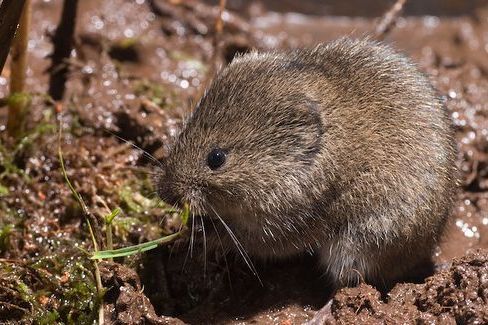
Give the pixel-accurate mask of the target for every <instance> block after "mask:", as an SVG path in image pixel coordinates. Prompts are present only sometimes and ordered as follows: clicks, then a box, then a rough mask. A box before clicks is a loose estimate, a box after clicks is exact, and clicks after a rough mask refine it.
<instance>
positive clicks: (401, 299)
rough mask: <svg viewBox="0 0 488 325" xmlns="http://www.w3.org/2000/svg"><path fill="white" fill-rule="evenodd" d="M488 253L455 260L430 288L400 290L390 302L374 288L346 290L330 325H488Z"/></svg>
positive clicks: (336, 301) (333, 306) (435, 277)
mask: <svg viewBox="0 0 488 325" xmlns="http://www.w3.org/2000/svg"><path fill="white" fill-rule="evenodd" d="M487 304H488V250H486V249H485V250H476V251H474V252H471V253H469V254H467V255H466V256H464V257H462V258H459V259H455V260H454V261H453V263H452V266H451V267H449V269H446V270H443V271H441V272H439V273H436V274H435V275H433V276H431V277H429V278H427V279H426V281H425V283H422V284H413V283H403V284H398V285H397V286H396V287H395V288H394V289H393V290H392V291H391V292H390V293H389V294H388V296H387V299H386V302H384V301H383V300H382V299H381V294H380V293H379V292H378V291H376V290H375V289H374V288H372V287H371V286H369V285H366V284H362V285H360V286H359V287H357V288H346V289H342V290H341V291H339V292H338V293H337V294H336V296H335V297H334V298H333V300H332V304H331V305H330V306H329V307H330V312H331V314H332V315H331V316H332V317H330V315H328V317H327V318H325V319H327V320H328V322H329V323H338V324H344V323H348V324H350V323H358V322H359V323H360V324H378V322H385V323H390V324H398V323H405V322H408V323H409V322H413V323H417V324H423V323H429V324H487V323H488V308H487Z"/></svg>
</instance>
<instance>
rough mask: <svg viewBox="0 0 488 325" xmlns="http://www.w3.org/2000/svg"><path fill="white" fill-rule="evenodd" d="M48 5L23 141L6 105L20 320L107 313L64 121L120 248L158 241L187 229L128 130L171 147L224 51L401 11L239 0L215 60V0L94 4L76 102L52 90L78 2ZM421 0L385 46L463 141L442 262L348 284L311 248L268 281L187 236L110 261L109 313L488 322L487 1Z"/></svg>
mask: <svg viewBox="0 0 488 325" xmlns="http://www.w3.org/2000/svg"><path fill="white" fill-rule="evenodd" d="M33 2H34V10H33V28H32V32H31V35H30V39H31V40H30V42H29V51H30V56H29V70H28V76H27V85H28V91H30V92H32V93H33V94H34V95H33V98H32V105H31V114H30V115H29V118H28V121H27V129H28V130H29V131H28V133H27V137H26V140H25V141H24V142H22V144H20V145H19V144H16V143H14V142H13V141H12V140H11V139H9V138H8V137H7V136H6V131H5V125H6V119H7V116H6V114H7V113H6V107H0V141H1V146H0V275H1V276H0V322H10V323H16V322H17V323H36V322H37V323H39V322H43V321H44V322H47V323H50V322H51V323H52V322H69V321H73V322H75V323H90V322H91V321H92V320H94V319H97V317H98V306H99V304H100V300H99V299H98V297H97V292H96V285H95V278H94V275H93V263H92V262H91V261H90V260H88V258H87V256H86V254H85V253H84V252H85V251H91V250H92V249H93V245H92V244H91V239H90V233H89V230H88V227H87V224H86V221H85V219H84V218H83V213H82V211H81V210H80V208H79V206H78V204H77V202H76V201H75V200H74V199H73V197H72V195H71V193H70V191H69V188H68V187H67V186H66V183H65V181H64V179H63V175H62V174H61V171H60V165H59V160H58V152H57V145H58V134H57V132H56V128H57V126H58V124H59V125H61V126H62V128H63V135H62V141H61V149H62V152H63V155H64V158H65V161H66V168H67V173H68V176H69V177H70V179H71V180H72V182H73V184H74V185H75V187H76V189H77V190H78V191H79V193H80V194H81V195H82V196H83V198H84V199H85V201H86V203H87V205H88V206H89V207H90V208H91V209H92V211H93V214H94V215H95V216H96V217H97V218H98V220H99V224H98V228H99V230H98V231H99V232H100V233H103V232H104V230H105V228H104V226H103V221H102V220H101V218H102V217H103V216H104V215H106V214H107V208H106V207H108V208H110V209H113V208H115V207H120V208H121V209H122V213H121V216H119V217H117V218H116V219H115V220H116V221H115V224H114V242H115V245H116V247H122V246H128V245H131V244H137V243H140V242H143V241H147V240H151V239H156V238H158V237H160V236H162V235H164V234H166V233H169V232H171V231H174V230H175V227H176V225H175V224H174V214H173V213H172V212H170V211H169V210H168V209H166V208H165V207H164V206H162V205H158V204H157V203H158V199H157V196H156V195H155V191H154V188H153V186H152V183H151V179H152V177H153V175H152V173H154V172H157V170H158V168H157V164H155V163H154V162H153V161H151V158H148V157H147V155H144V154H142V152H141V151H140V150H138V149H137V148H134V147H133V146H131V145H129V144H127V143H126V142H125V141H123V140H121V139H120V138H122V139H125V140H127V141H130V142H132V143H134V144H135V145H137V146H138V147H139V148H142V149H143V150H145V151H146V152H148V153H149V154H151V155H153V156H154V157H156V158H157V159H160V158H162V157H164V155H165V150H166V148H167V146H168V145H170V144H171V137H172V136H173V135H174V134H175V133H176V132H177V130H178V128H179V127H180V126H181V123H182V121H183V120H184V118H185V116H187V115H188V114H189V112H190V111H191V109H192V107H193V106H194V104H195V103H196V102H197V101H198V98H199V96H200V95H201V93H202V89H203V88H202V87H203V86H204V85H205V84H207V82H208V80H209V78H210V77H209V74H210V73H211V72H212V69H213V67H212V66H213V64H214V62H213V61H214V59H216V60H217V63H218V64H220V65H224V64H226V63H227V62H230V61H231V60H232V58H233V56H234V55H235V54H236V53H244V52H247V51H249V50H251V49H258V50H263V51H266V50H270V49H286V48H293V47H300V46H311V45H313V44H315V43H317V42H325V41H328V40H332V39H334V38H337V37H340V36H343V35H350V36H364V35H368V34H372V32H373V31H374V26H375V23H376V22H377V20H378V16H380V15H381V14H382V13H383V12H384V11H385V10H386V9H387V7H388V2H387V1H383V2H378V4H377V5H374V6H371V7H369V6H368V8H363V7H364V6H363V7H361V5H360V4H358V1H353V2H351V3H350V4H349V5H344V4H339V2H338V4H337V6H335V5H334V2H331V3H330V4H328V5H324V6H322V5H317V4H315V2H312V1H303V2H301V4H300V5H298V4H297V2H294V1H285V2H283V3H282V2H281V1H266V2H265V3H264V4H260V3H257V2H253V3H251V2H246V1H229V9H230V11H229V12H228V14H227V15H226V16H225V19H224V20H225V23H226V25H225V29H224V32H223V34H222V35H221V41H222V46H221V49H222V50H221V52H220V54H219V56H218V57H217V58H215V57H214V55H213V41H214V33H215V32H214V22H215V17H216V15H217V13H218V10H217V8H216V7H214V6H213V3H215V1H214V2H212V1H208V2H200V1H163V0H150V1H148V0H138V1H124V0H114V1H103V2H99V1H92V0H88V1H80V7H79V16H78V23H77V28H76V32H75V34H76V40H75V49H74V51H72V54H71V56H70V58H69V67H70V73H69V78H68V81H67V84H66V94H65V98H64V100H63V101H62V102H60V103H53V102H52V101H50V100H49V99H48V98H46V96H45V95H43V94H45V93H46V92H47V91H48V85H49V74H48V72H47V69H48V67H49V63H50V62H49V59H48V55H49V53H51V51H52V43H51V39H50V37H49V35H50V34H52V33H53V31H54V30H55V28H56V24H57V23H58V21H59V15H60V13H61V5H62V1H60V0H44V1H41V0H38V1H33ZM411 2H412V4H410V5H409V6H408V7H407V8H406V12H405V15H404V16H402V17H401V18H399V20H398V21H397V23H396V26H395V27H394V29H393V30H392V32H391V33H390V34H388V35H387V37H386V39H385V42H387V43H390V44H392V45H393V46H394V47H396V48H397V49H399V50H400V51H403V52H405V53H406V54H407V55H409V56H410V57H412V59H413V60H414V61H415V62H416V63H417V64H418V65H419V66H420V68H421V69H422V70H423V71H425V73H426V74H428V75H429V76H430V78H431V80H432V82H433V84H434V85H435V86H436V88H437V89H438V90H439V94H440V96H442V97H443V99H444V101H445V103H446V107H447V109H448V110H449V114H450V116H451V118H452V121H453V125H454V128H455V130H456V139H457V143H458V149H459V156H458V166H459V169H460V186H459V191H458V195H457V200H456V205H455V208H454V211H453V216H452V218H451V219H452V223H451V224H450V225H449V227H448V232H447V234H446V236H445V238H444V241H443V242H442V244H441V245H440V247H439V248H438V249H437V251H436V255H435V256H434V261H435V263H436V271H435V272H434V274H431V275H430V276H429V277H427V278H426V279H425V280H423V279H421V280H420V281H419V283H400V284H397V285H396V286H395V287H394V288H393V289H392V290H391V291H390V292H388V293H379V292H378V291H376V290H375V289H374V288H372V287H370V286H368V285H366V284H362V285H360V286H359V287H357V288H348V289H342V290H340V291H339V292H337V293H334V292H332V290H331V289H330V287H329V283H328V280H327V278H326V277H324V276H323V274H321V272H320V270H319V269H318V267H317V263H316V261H315V259H314V257H313V256H299V257H297V258H294V259H290V260H286V261H276V262H269V263H265V264H259V263H257V265H256V267H257V270H258V274H259V276H260V280H259V279H257V278H256V277H255V276H254V275H253V274H252V273H251V272H250V271H249V269H248V268H246V265H245V263H244V262H243V261H242V260H241V259H240V258H239V256H230V255H228V256H223V255H222V254H219V253H211V252H208V254H207V256H206V257H205V259H204V261H203V260H202V257H201V256H200V257H199V256H197V255H198V254H197V251H198V250H201V248H202V247H198V246H197V247H195V252H193V253H192V254H190V253H189V250H188V249H187V248H188V243H186V242H185V241H178V242H176V243H174V244H172V245H170V246H165V247H160V248H158V249H156V250H154V251H150V252H147V253H144V254H141V255H138V256H133V257H129V258H126V259H116V261H115V262H113V263H110V262H103V263H101V264H100V271H101V274H102V282H103V285H104V287H105V288H108V291H107V292H106V293H105V297H104V309H103V313H104V315H105V319H106V320H107V322H108V323H114V324H115V323H117V324H119V323H120V324H135V323H149V324H180V323H192V324H203V323H207V324H216V323H222V324H244V323H257V324H283V325H285V324H299V323H305V322H307V321H311V322H312V323H313V322H316V321H318V320H321V321H322V322H329V323H331V324H333V323H340V324H346V323H353V322H354V323H364V324H373V323H374V324H376V323H378V322H384V323H391V324H394V323H399V322H407V323H409V322H418V323H434V324H435V323H438V324H441V323H442V324H444V323H446V324H451V323H452V324H455V323H468V324H475V323H480V324H481V323H486V322H488V315H487V309H486V304H487V303H488V59H487V58H488V36H487V35H488V7H486V5H484V4H483V2H482V1H466V2H463V1H449V2H442V4H439V3H440V2H439V1H430V2H428V3H429V4H428V5H426V6H423V7H422V6H420V5H419V4H418V3H417V2H416V1H411ZM354 3H356V5H354ZM361 3H362V2H361ZM348 10H349V11H348ZM291 11H293V13H292V12H291ZM425 15H428V16H425ZM9 73H10V72H9V69H8V64H7V66H6V68H5V69H4V72H3V74H2V76H0V97H5V96H7V94H8V79H9ZM119 137H120V138H119ZM419 159H421V157H419ZM95 226H96V225H95ZM203 265H205V267H203ZM329 301H330V304H329V305H328V308H326V309H323V310H321V308H322V307H323V306H324V305H326V304H327V303H328V302H329ZM318 311H320V312H319V313H318V314H317V312H318ZM314 317H315V319H314ZM320 317H322V318H320Z"/></svg>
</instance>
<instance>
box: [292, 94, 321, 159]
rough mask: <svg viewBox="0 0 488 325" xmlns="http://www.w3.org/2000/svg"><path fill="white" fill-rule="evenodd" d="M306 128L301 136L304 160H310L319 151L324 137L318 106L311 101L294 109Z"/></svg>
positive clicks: (307, 100) (306, 101)
mask: <svg viewBox="0 0 488 325" xmlns="http://www.w3.org/2000/svg"><path fill="white" fill-rule="evenodd" d="M296 108H297V110H298V113H299V115H301V116H302V118H303V122H304V124H305V126H306V128H307V130H304V131H305V132H304V133H303V134H302V136H301V138H302V141H303V148H304V152H303V154H304V158H306V159H307V160H308V159H312V158H313V157H314V156H315V155H316V154H317V153H318V152H319V151H320V146H321V143H322V137H323V135H324V124H323V122H322V117H321V114H320V104H319V103H318V102H316V101H314V100H312V99H308V98H307V99H306V100H305V101H304V103H303V104H302V105H298V107H296Z"/></svg>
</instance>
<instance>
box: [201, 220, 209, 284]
mask: <svg viewBox="0 0 488 325" xmlns="http://www.w3.org/2000/svg"><path fill="white" fill-rule="evenodd" d="M200 222H201V223H202V234H203V257H204V259H203V278H204V279H205V278H206V275H207V235H206V234H205V225H204V223H203V217H202V216H200Z"/></svg>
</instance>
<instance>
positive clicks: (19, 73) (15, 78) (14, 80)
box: [7, 0, 31, 137]
mask: <svg viewBox="0 0 488 325" xmlns="http://www.w3.org/2000/svg"><path fill="white" fill-rule="evenodd" d="M30 8H31V2H30V0H26V1H25V4H24V8H23V10H22V15H21V16H20V24H19V28H18V31H17V35H16V36H15V39H14V42H13V44H12V49H11V58H12V59H11V63H10V96H17V97H18V98H17V99H20V100H9V101H8V103H9V109H8V122H7V131H8V134H9V135H10V136H13V137H17V136H19V135H20V134H21V133H22V131H23V125H24V118H25V114H26V110H27V107H28V106H29V102H30V100H29V99H27V100H24V99H22V98H20V97H21V96H19V95H20V94H22V93H23V92H24V88H25V76H26V70H27V43H28V42H29V27H30V16H31V13H30V11H31V10H30Z"/></svg>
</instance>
